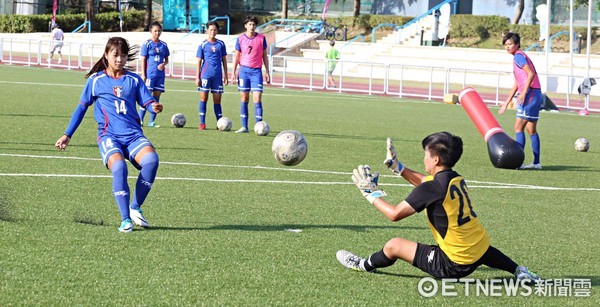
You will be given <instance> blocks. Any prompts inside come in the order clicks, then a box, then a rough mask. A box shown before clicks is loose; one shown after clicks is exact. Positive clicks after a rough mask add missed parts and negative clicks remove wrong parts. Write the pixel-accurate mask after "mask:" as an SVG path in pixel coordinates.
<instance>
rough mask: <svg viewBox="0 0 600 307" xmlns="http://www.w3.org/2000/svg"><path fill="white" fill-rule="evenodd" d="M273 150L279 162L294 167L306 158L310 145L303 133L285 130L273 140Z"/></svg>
mask: <svg viewBox="0 0 600 307" xmlns="http://www.w3.org/2000/svg"><path fill="white" fill-rule="evenodd" d="M271 150H272V151H273V156H275V160H277V162H279V163H281V164H283V165H287V166H293V165H297V164H298V163H300V162H302V160H304V158H306V153H307V152H308V144H307V143H306V139H305V138H304V135H302V133H300V132H298V131H296V130H284V131H281V132H279V134H277V136H276V137H275V139H273V145H272V146H271Z"/></svg>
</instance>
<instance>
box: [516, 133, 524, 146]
mask: <svg viewBox="0 0 600 307" xmlns="http://www.w3.org/2000/svg"><path fill="white" fill-rule="evenodd" d="M515 139H516V141H517V143H519V145H521V149H525V133H524V132H523V131H521V132H516V133H515Z"/></svg>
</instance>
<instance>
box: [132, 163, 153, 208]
mask: <svg viewBox="0 0 600 307" xmlns="http://www.w3.org/2000/svg"><path fill="white" fill-rule="evenodd" d="M158 164H159V162H158V155H157V154H156V153H155V152H150V153H147V154H146V155H144V157H143V158H142V161H140V166H141V167H142V169H141V170H140V175H139V176H138V179H137V182H136V184H135V193H134V195H133V200H132V201H131V209H135V210H138V209H140V206H141V205H142V204H143V203H144V200H146V197H147V196H148V193H150V190H151V189H152V184H153V183H154V179H155V178H156V171H157V170H158Z"/></svg>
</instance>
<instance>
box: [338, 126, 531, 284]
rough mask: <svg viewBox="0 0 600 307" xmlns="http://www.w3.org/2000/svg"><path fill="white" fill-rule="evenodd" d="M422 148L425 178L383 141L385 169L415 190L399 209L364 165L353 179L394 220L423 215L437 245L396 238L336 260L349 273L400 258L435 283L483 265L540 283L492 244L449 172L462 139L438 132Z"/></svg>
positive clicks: (454, 175) (340, 255)
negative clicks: (374, 249) (368, 253)
mask: <svg viewBox="0 0 600 307" xmlns="http://www.w3.org/2000/svg"><path fill="white" fill-rule="evenodd" d="M421 144H422V147H423V150H424V152H425V157H424V159H423V163H424V164H425V171H426V173H427V175H425V174H421V173H419V172H416V171H413V170H411V169H409V168H407V167H404V165H402V163H400V162H398V160H397V159H396V151H395V150H394V146H393V144H392V140H391V139H389V138H388V139H387V156H386V159H385V161H384V164H385V165H386V166H387V167H388V168H389V169H390V170H391V171H392V172H394V173H395V174H397V175H399V176H401V177H403V178H404V179H406V180H407V181H408V182H410V183H411V184H413V185H414V186H416V187H415V188H414V189H413V191H412V192H411V193H410V194H409V195H408V197H406V199H405V200H404V201H402V202H401V203H400V204H398V205H396V206H394V205H392V204H390V203H389V202H387V201H385V200H384V199H383V198H382V197H384V196H386V195H387V194H386V193H385V192H384V191H382V190H380V189H379V188H378V185H377V181H378V179H379V173H378V172H375V173H371V169H370V167H369V166H368V165H364V166H363V165H360V166H359V167H358V168H357V169H355V170H354V172H353V175H352V180H353V181H354V183H355V184H356V186H357V187H358V188H359V190H360V191H361V193H362V194H363V196H364V197H365V198H366V199H367V200H368V201H369V202H370V203H371V204H373V205H374V206H375V208H377V209H378V210H379V211H380V212H381V213H383V214H384V215H385V216H386V217H387V218H389V219H390V220H392V221H399V220H402V219H404V218H407V217H409V216H411V215H413V214H415V213H417V212H422V211H425V214H426V215H427V221H428V224H429V228H430V229H431V232H432V234H433V238H434V239H435V241H436V243H437V245H427V244H423V243H417V242H413V241H411V240H408V239H404V238H394V239H391V240H389V241H388V242H387V243H386V244H385V245H384V247H383V249H381V250H380V251H378V252H376V253H374V254H372V255H371V256H370V257H368V258H361V257H359V256H357V255H354V254H353V253H351V252H348V251H345V250H340V251H338V252H337V253H336V257H337V259H338V261H339V262H340V263H341V264H342V265H343V266H345V267H347V268H349V269H354V270H358V271H364V272H373V271H375V269H378V268H384V267H388V266H391V265H393V264H394V263H395V262H396V260H397V259H401V260H404V261H406V262H408V263H410V264H412V265H413V266H415V267H417V268H419V269H421V270H422V271H424V272H426V273H428V274H430V275H432V276H434V277H436V278H461V277H465V276H467V275H469V274H471V273H473V271H475V269H477V267H479V266H480V265H482V264H485V265H486V266H489V267H491V268H496V269H500V270H504V271H507V272H509V273H511V274H514V275H515V277H516V278H517V279H519V280H526V279H528V280H538V279H540V276H539V275H538V274H536V273H534V272H532V271H530V270H529V269H527V268H526V267H524V266H520V265H517V263H515V262H514V261H513V260H512V259H511V258H509V257H508V256H506V255H505V254H503V253H502V252H501V251H500V250H498V249H496V248H494V247H493V246H491V245H490V238H489V236H488V234H487V232H486V230H485V228H484V227H483V225H482V224H481V222H480V221H479V216H478V215H477V214H476V213H475V209H474V204H473V203H472V202H471V199H470V197H469V189H468V188H467V184H466V182H465V180H464V178H463V177H462V176H461V175H459V174H458V173H457V172H455V171H454V170H452V167H454V165H455V164H456V163H457V162H458V160H459V159H460V157H461V155H462V151H463V144H462V139H461V138H460V137H458V136H455V135H452V134H450V133H449V132H438V133H433V134H431V135H429V136H427V137H425V138H424V139H423V141H422V143H421Z"/></svg>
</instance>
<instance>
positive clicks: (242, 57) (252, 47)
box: [233, 15, 271, 133]
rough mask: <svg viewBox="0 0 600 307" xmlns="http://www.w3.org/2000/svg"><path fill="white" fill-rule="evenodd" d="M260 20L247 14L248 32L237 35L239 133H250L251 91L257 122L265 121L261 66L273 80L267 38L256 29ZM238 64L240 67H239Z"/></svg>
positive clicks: (234, 73) (234, 69)
mask: <svg viewBox="0 0 600 307" xmlns="http://www.w3.org/2000/svg"><path fill="white" fill-rule="evenodd" d="M257 24H258V19H257V18H256V17H255V16H253V15H248V16H247V17H246V19H245V20H244V27H245V28H246V32H245V33H244V34H242V35H240V36H239V37H238V38H237V41H236V43H235V56H234V60H233V76H234V78H235V79H237V80H238V90H239V91H240V100H241V102H240V118H241V121H242V127H241V128H240V129H239V130H237V131H236V133H248V101H249V100H250V97H249V96H250V92H252V99H253V101H254V118H255V119H256V122H259V121H262V120H263V106H262V92H263V75H262V66H263V65H264V66H265V70H266V71H265V81H266V82H267V83H270V82H271V76H270V75H269V58H268V56H267V39H266V38H265V36H264V35H262V34H260V33H257V32H256V26H257ZM238 65H239V66H240V70H239V71H238V70H237V67H238Z"/></svg>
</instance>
